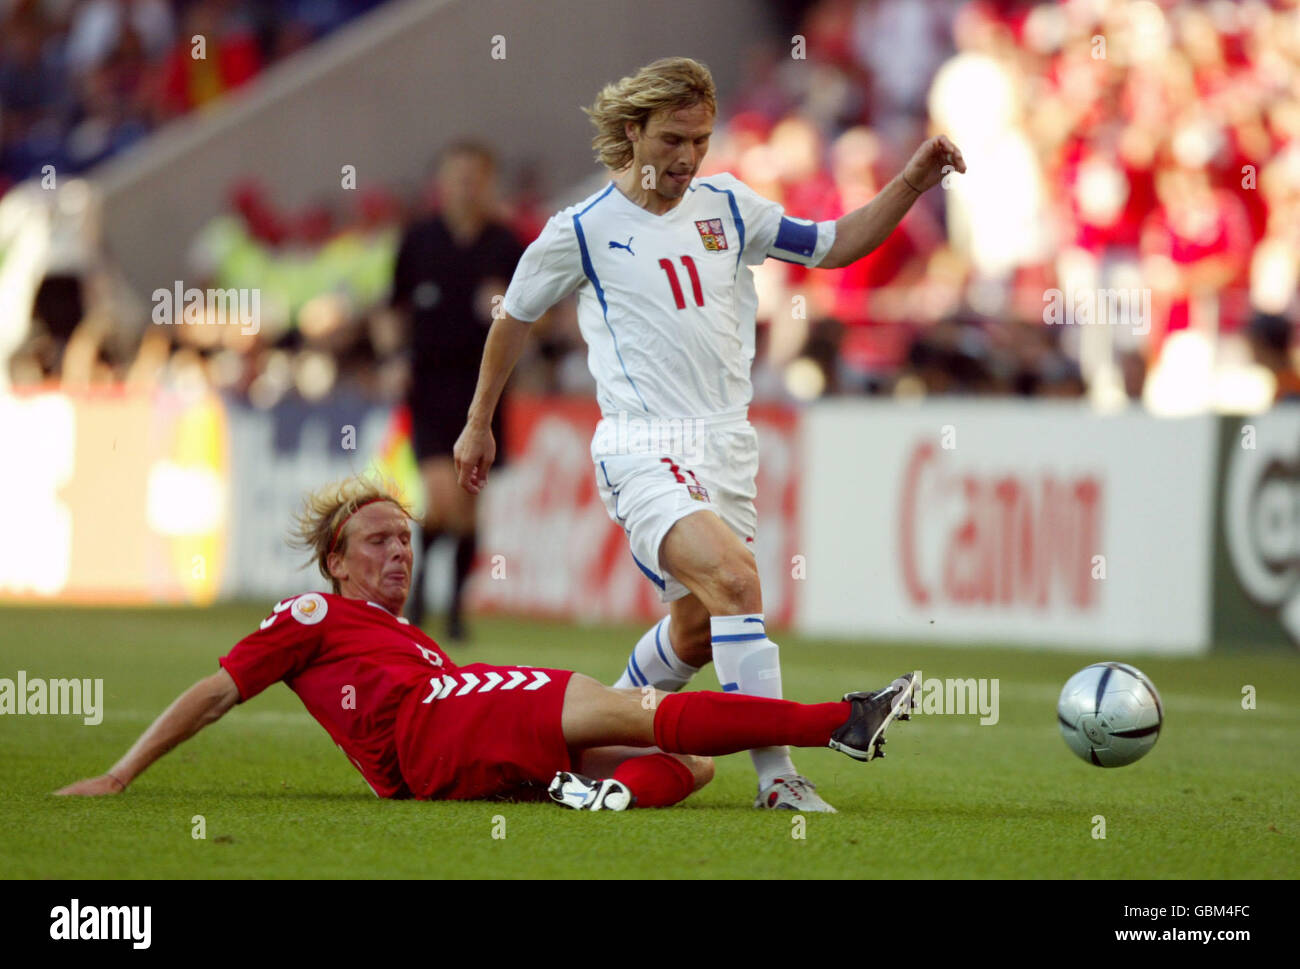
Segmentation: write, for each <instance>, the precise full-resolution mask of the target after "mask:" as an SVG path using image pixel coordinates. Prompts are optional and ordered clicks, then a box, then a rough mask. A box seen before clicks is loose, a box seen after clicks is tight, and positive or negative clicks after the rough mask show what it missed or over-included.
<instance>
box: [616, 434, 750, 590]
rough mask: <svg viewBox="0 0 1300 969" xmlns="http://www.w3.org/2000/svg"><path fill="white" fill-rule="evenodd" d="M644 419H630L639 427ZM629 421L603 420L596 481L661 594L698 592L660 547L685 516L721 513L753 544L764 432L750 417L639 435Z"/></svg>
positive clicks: (633, 551) (640, 563)
mask: <svg viewBox="0 0 1300 969" xmlns="http://www.w3.org/2000/svg"><path fill="white" fill-rule="evenodd" d="M637 420H638V418H635V417H632V418H630V421H631V422H632V423H633V424H634V425H635V423H636V422H637ZM639 420H641V421H642V422H645V421H646V419H645V418H640V419H639ZM628 422H629V418H627V417H626V416H623V417H619V416H614V417H605V418H603V419H602V420H601V421H600V423H599V424H597V425H596V433H595V435H594V436H593V437H592V440H591V459H592V461H593V462H595V465H596V486H597V489H598V490H599V492H600V498H601V501H603V502H604V503H605V510H606V511H607V512H608V513H609V517H610V518H612V519H613V520H614V521H616V522H618V524H620V525H621V526H623V530H624V531H625V532H627V537H628V544H629V545H630V546H631V549H632V558H633V559H635V560H636V564H637V565H638V566H639V567H640V569H641V571H642V572H644V573H645V575H646V577H647V578H648V579H649V580H650V581H651V582H653V583H654V584H655V586H657V587H658V589H659V598H660V599H661V600H662V601H663V602H673V601H675V600H677V599H680V598H682V597H683V596H686V595H689V594H690V590H689V589H687V588H686V586H684V585H682V583H681V582H679V581H678V580H677V579H676V578H674V577H673V576H672V575H669V574H668V572H667V571H666V570H665V569H664V568H663V566H662V565H661V564H660V561H659V548H660V546H661V545H662V544H663V541H664V536H666V535H667V534H668V530H669V529H670V528H672V527H673V525H675V524H676V523H677V522H678V520H679V519H682V518H685V517H686V516H687V515H691V514H694V513H695V512H697V511H705V510H708V511H713V512H716V513H717V515H718V517H719V518H721V519H722V521H723V522H724V523H725V524H726V525H727V527H729V528H730V529H731V530H732V531H733V532H735V533H736V535H737V536H738V537H739V538H740V539H741V541H743V542H744V543H745V545H746V547H747V548H749V549H750V550H751V551H752V550H753V543H754V534H755V530H756V529H757V527H758V512H757V511H756V510H755V509H754V496H755V495H756V494H757V489H756V487H755V483H754V481H755V478H756V476H757V475H758V432H757V431H755V430H754V427H753V425H751V424H750V423H749V420H748V419H747V418H746V417H745V416H744V415H741V416H739V417H734V416H733V417H728V418H723V419H715V420H712V421H694V420H691V421H687V422H685V423H686V424H687V425H689V426H688V427H687V428H686V429H685V430H684V431H683V432H682V433H676V432H677V431H678V430H680V429H681V426H682V424H683V422H681V421H677V422H675V423H676V427H675V428H674V433H661V434H659V435H658V436H656V435H655V434H653V433H649V434H646V433H643V434H641V435H640V436H637V434H636V429H635V427H634V428H633V430H632V431H631V432H629V430H628V427H627V425H628ZM656 438H657V439H656ZM659 445H663V446H662V447H659Z"/></svg>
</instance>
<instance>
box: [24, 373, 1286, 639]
mask: <svg viewBox="0 0 1300 969" xmlns="http://www.w3.org/2000/svg"><path fill="white" fill-rule="evenodd" d="M509 408H510V411H509V414H508V418H509V424H508V431H507V434H508V438H507V441H506V442H505V447H506V451H507V453H508V454H509V456H510V461H509V463H508V464H507V465H506V466H505V467H503V468H501V469H499V470H498V471H497V472H495V473H494V474H493V478H492V482H491V485H490V486H489V488H488V489H487V490H486V491H485V492H484V498H483V505H482V516H483V517H482V532H481V540H480V560H479V562H478V564H477V568H476V572H475V575H474V577H473V578H472V579H471V587H470V590H469V593H470V601H471V604H472V605H473V606H474V607H476V608H478V609H484V610H491V611H500V612H511V613H523V614H532V615H545V616H553V617H556V618H564V619H572V620H577V621H583V622H589V621H616V620H627V621H645V620H648V619H650V618H653V617H654V616H656V615H658V614H660V612H661V610H662V606H661V605H660V603H659V602H658V597H657V595H656V594H655V590H654V589H653V587H652V586H651V585H650V583H649V582H647V581H646V580H645V578H644V576H642V574H641V572H640V570H639V569H638V568H637V566H636V563H635V562H634V561H633V560H632V557H631V555H630V554H629V553H628V549H627V542H626V539H625V536H624V534H623V531H622V529H621V528H620V527H618V526H617V525H615V524H614V523H613V522H611V521H610V520H609V518H608V516H607V515H606V513H605V510H604V508H603V506H602V505H601V503H600V499H599V496H598V494H597V491H596V482H595V472H594V470H593V468H592V465H591V461H590V451H589V447H590V442H591V437H592V433H593V430H594V427H595V424H596V421H597V418H598V417H599V413H598V411H597V408H596V405H595V403H594V402H593V401H590V400H585V399H582V400H579V399H554V398H533V397H527V396H515V397H514V398H512V399H511V400H510V402H509ZM751 418H752V420H753V422H754V424H755V426H756V427H757V428H758V430H759V441H760V449H761V450H760V455H761V456H760V479H759V482H758V495H759V498H758V507H759V520H760V525H759V533H758V535H757V540H756V542H755V554H756V555H757V556H758V560H759V569H760V574H761V576H762V578H763V589H764V606H765V611H766V612H767V614H768V615H769V616H771V617H772V618H773V619H774V620H775V623H774V624H776V625H781V626H792V627H794V628H796V629H798V630H799V631H801V632H804V633H807V634H810V635H819V636H828V637H849V638H854V639H894V640H903V641H938V642H947V643H967V642H969V643H981V642H983V643H990V642H996V643H1020V644H1024V645H1032V646H1039V647H1047V648H1065V649H1070V648H1084V649H1096V648H1101V647H1106V648H1114V649H1118V650H1122V651H1124V652H1128V653H1140V652H1155V653H1161V654H1168V655H1175V654H1195V653H1200V652H1203V651H1205V650H1207V649H1208V648H1209V647H1210V645H1211V644H1212V643H1213V644H1216V645H1218V644H1223V645H1227V646H1240V645H1250V646H1271V647H1274V648H1282V649H1287V650H1290V651H1294V647H1295V646H1296V645H1300V605H1297V602H1300V595H1297V593H1298V592H1300V573H1298V569H1297V563H1298V562H1300V556H1297V546H1298V545H1300V541H1298V534H1300V532H1298V528H1300V525H1298V524H1297V522H1298V519H1297V516H1296V514H1295V508H1296V507H1297V505H1296V498H1295V496H1296V494H1297V493H1298V491H1297V484H1298V483H1300V482H1298V481H1297V479H1298V478H1300V453H1298V452H1300V443H1298V442H1300V407H1293V408H1278V409H1275V410H1274V411H1272V412H1270V413H1268V414H1266V415H1262V416H1258V417H1253V418H1250V419H1248V420H1242V419H1239V418H1217V417H1196V418H1183V419H1177V420H1170V419H1157V418H1153V417H1150V416H1148V415H1146V414H1143V413H1140V412H1136V411H1134V412H1129V413H1125V414H1120V415H1113V416H1107V417H1099V416H1096V415H1094V414H1092V413H1091V412H1089V411H1087V410H1085V409H1081V408H1079V407H1077V406H1075V405H1073V404H1070V403H1054V402H1043V401H1036V402H1034V403H1032V404H1026V403H1020V402H1008V401H998V402H985V401H977V400H963V401H956V400H954V401H951V402H947V401H933V402H926V403H922V404H911V405H899V404H896V403H890V402H874V401H864V400H852V401H830V402H824V403H822V404H820V405H818V406H815V407H811V408H808V409H806V410H803V411H796V410H788V409H784V408H780V407H760V406H756V407H754V408H753V409H752V412H751ZM407 420H409V418H407V417H406V415H405V411H404V410H403V409H400V408H399V409H397V410H394V409H393V408H389V407H382V406H377V405H374V404H371V403H367V402H365V401H362V400H359V399H355V400H349V399H347V398H344V397H339V398H336V399H334V400H332V401H330V402H327V403H324V404H319V405H307V404H304V403H301V402H297V403H294V402H287V403H284V404H281V405H280V406H278V407H276V408H273V409H271V410H269V411H263V410H256V409H253V408H250V407H248V406H247V405H245V404H242V403H238V402H234V401H229V400H222V399H220V398H218V397H215V396H213V395H210V394H198V395H188V396H182V395H178V394H175V393H166V392H152V393H145V392H139V391H127V390H125V389H113V390H103V391H94V392H84V393H77V394H69V393H66V392H62V391H55V390H46V391H41V392H30V393H22V394H19V395H13V394H0V421H3V426H5V427H6V428H8V429H9V433H10V435H11V441H12V442H13V447H12V450H11V451H10V453H11V454H12V455H13V461H12V463H11V464H10V469H11V473H10V474H7V475H5V476H4V477H3V478H0V500H2V501H4V506H5V507H8V508H10V509H21V510H22V513H21V514H15V515H12V516H11V517H10V525H9V527H8V528H7V529H6V537H5V540H4V542H3V543H2V544H0V601H8V602H15V601H18V602H42V601H44V602H49V601H57V602H71V603H196V604H204V603H208V602H212V601H214V600H216V599H257V600H274V599H279V598H281V597H283V596H284V595H287V594H289V593H292V592H298V591H302V590H304V589H320V588H323V587H324V585H323V583H322V580H321V578H320V576H319V575H317V574H316V573H315V572H314V570H310V569H304V568H303V557H302V555H301V553H298V552H295V551H293V550H292V549H290V548H288V547H287V545H286V544H285V543H284V537H285V535H286V533H287V531H288V528H289V525H290V521H291V517H292V515H293V513H294V512H295V511H296V510H297V509H298V507H299V504H300V502H301V498H302V495H303V494H304V493H305V492H306V491H307V490H309V489H311V488H314V487H317V486H319V485H320V484H321V483H323V482H325V481H328V480H331V479H335V478H338V477H342V476H344V475H347V474H351V473H355V472H359V471H365V470H367V469H371V468H378V469H379V470H381V471H383V472H384V473H385V474H388V475H389V476H390V477H392V478H394V479H396V480H397V481H398V482H399V484H401V485H402V486H403V487H404V488H406V489H407V490H408V493H411V494H414V493H415V492H418V490H419V487H418V476H417V474H416V470H415V464H414V457H413V455H412V453H411V450H410V437H409V427H408V426H407V424H406V423H405V421H407ZM417 497H418V496H417Z"/></svg>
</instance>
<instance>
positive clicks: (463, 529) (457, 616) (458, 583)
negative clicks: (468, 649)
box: [447, 464, 478, 640]
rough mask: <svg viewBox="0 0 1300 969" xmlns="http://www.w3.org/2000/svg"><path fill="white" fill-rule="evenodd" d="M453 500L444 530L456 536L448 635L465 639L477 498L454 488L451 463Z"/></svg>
mask: <svg viewBox="0 0 1300 969" xmlns="http://www.w3.org/2000/svg"><path fill="white" fill-rule="evenodd" d="M451 484H452V496H453V497H452V499H451V501H450V502H449V503H448V508H447V511H448V514H447V530H448V531H450V532H452V533H453V534H454V535H455V536H456V553H455V558H454V563H453V567H454V573H453V576H452V585H451V602H450V604H449V606H448V608H447V635H448V636H450V637H451V638H452V639H455V640H463V639H465V638H466V631H465V621H464V615H463V612H462V610H463V605H464V597H465V583H466V581H467V580H468V579H469V574H470V572H471V571H472V570H473V568H474V560H475V559H476V558H478V496H477V495H471V494H470V493H469V492H467V491H466V490H465V489H464V488H460V487H457V486H456V474H455V469H454V464H453V470H452V477H451Z"/></svg>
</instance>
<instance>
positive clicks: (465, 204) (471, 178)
mask: <svg viewBox="0 0 1300 969" xmlns="http://www.w3.org/2000/svg"><path fill="white" fill-rule="evenodd" d="M438 192H439V195H440V196H441V198H442V203H443V205H445V206H446V207H447V208H451V209H457V210H464V209H475V210H483V209H486V208H488V207H489V206H490V205H491V202H492V194H493V176H492V169H491V167H490V166H489V165H488V164H487V162H485V161H484V160H483V159H482V158H480V157H479V156H478V155H473V154H470V153H468V152H465V153H462V154H458V155H452V156H451V157H450V158H448V159H447V160H446V161H444V162H443V163H442V164H441V165H440V166H439V167H438Z"/></svg>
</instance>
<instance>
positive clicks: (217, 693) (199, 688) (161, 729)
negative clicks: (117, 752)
mask: <svg viewBox="0 0 1300 969" xmlns="http://www.w3.org/2000/svg"><path fill="white" fill-rule="evenodd" d="M238 702H239V689H238V687H236V686H235V681H234V680H233V679H231V676H230V674H229V673H227V672H226V671H225V669H224V668H223V669H219V670H217V672H215V673H213V674H212V675H211V676H208V677H204V678H203V679H201V680H199V681H198V682H197V683H195V684H194V685H193V686H192V687H190V688H189V689H188V690H186V691H185V692H184V693H182V694H181V695H180V696H178V697H177V698H176V699H175V700H174V701H173V702H172V705H171V706H169V707H168V708H167V709H166V710H164V711H163V712H162V713H161V714H160V715H159V716H158V719H157V720H155V721H154V722H153V723H152V724H151V725H150V727H149V729H148V730H146V731H145V732H144V733H143V734H141V735H140V739H139V740H137V741H136V742H135V743H134V744H132V745H131V749H130V750H128V751H127V752H126V753H125V754H124V755H123V756H122V759H121V760H119V761H118V762H117V763H116V764H114V765H113V766H112V767H111V768H110V769H109V771H108V773H106V774H101V775H100V776H99V777H88V778H86V779H85V780H81V781H77V782H76V783H75V784H69V785H68V786H67V787H65V788H62V789H60V790H57V791H55V792H54V793H55V794H120V793H121V792H122V791H124V790H126V787H127V785H128V784H130V783H131V781H133V780H134V779H135V778H136V777H137V776H139V775H140V774H141V773H143V772H144V769H145V768H146V767H148V766H149V765H150V764H152V763H153V762H154V761H155V760H157V759H158V758H159V757H161V756H162V755H163V754H165V753H167V751H169V750H171V749H172V748H173V747H175V746H177V745H178V744H180V743H181V742H182V741H185V740H189V738H191V737H193V736H194V735H195V734H196V733H198V732H199V731H200V730H202V729H203V728H204V727H206V726H207V725H208V724H210V723H215V722H216V721H217V720H220V719H221V718H222V716H224V715H225V713H226V711H227V710H229V709H230V708H231V707H233V706H234V705H235V704H236V703H238Z"/></svg>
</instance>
